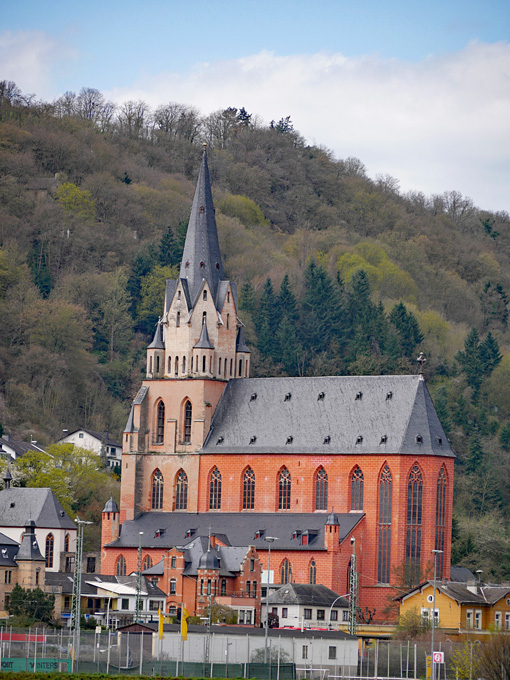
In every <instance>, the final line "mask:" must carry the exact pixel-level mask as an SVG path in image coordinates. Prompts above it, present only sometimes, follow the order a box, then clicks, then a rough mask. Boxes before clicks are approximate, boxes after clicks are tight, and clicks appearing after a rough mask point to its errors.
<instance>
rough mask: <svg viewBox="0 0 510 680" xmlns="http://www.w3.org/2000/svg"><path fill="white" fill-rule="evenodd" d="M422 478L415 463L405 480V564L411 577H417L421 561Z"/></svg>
mask: <svg viewBox="0 0 510 680" xmlns="http://www.w3.org/2000/svg"><path fill="white" fill-rule="evenodd" d="M422 506H423V477H422V474H421V471H420V468H419V467H418V465H417V464H416V463H415V464H414V465H413V467H412V468H411V472H410V473H409V478H408V480H407V527H406V563H407V567H408V569H410V570H411V574H410V576H411V577H413V578H414V577H417V576H418V575H419V570H420V561H421V522H422V509H423V508H422Z"/></svg>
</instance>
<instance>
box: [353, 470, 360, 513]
mask: <svg viewBox="0 0 510 680" xmlns="http://www.w3.org/2000/svg"><path fill="white" fill-rule="evenodd" d="M351 510H363V472H362V471H361V468H360V467H356V468H354V470H353V471H352V476H351Z"/></svg>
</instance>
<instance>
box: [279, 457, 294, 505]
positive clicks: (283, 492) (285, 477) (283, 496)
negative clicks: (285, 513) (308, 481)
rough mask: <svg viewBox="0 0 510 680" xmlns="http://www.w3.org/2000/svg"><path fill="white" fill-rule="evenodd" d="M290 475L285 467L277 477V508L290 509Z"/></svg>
mask: <svg viewBox="0 0 510 680" xmlns="http://www.w3.org/2000/svg"><path fill="white" fill-rule="evenodd" d="M290 491H291V477H290V472H289V471H288V470H287V468H286V467H284V468H283V470H282V471H281V472H280V475H279V479H278V510H290Z"/></svg>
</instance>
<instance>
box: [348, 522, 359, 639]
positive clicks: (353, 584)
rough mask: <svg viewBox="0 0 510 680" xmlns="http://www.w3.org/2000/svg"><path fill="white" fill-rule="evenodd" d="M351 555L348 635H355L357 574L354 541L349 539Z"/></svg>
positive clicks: (352, 538)
mask: <svg viewBox="0 0 510 680" xmlns="http://www.w3.org/2000/svg"><path fill="white" fill-rule="evenodd" d="M351 545H352V555H351V569H350V575H349V633H350V634H351V635H356V630H357V619H358V572H357V570H356V539H355V538H354V536H352V537H351Z"/></svg>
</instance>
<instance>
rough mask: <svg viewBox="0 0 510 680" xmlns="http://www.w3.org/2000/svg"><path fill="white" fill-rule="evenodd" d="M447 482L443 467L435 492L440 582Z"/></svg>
mask: <svg viewBox="0 0 510 680" xmlns="http://www.w3.org/2000/svg"><path fill="white" fill-rule="evenodd" d="M447 486H448V480H447V478H446V471H445V469H444V467H442V468H441V469H440V470H439V475H438V478H437V492H436V540H435V549H436V550H442V551H443V552H441V553H438V555H437V577H438V578H439V579H440V580H441V579H442V578H443V564H444V559H443V558H444V535H445V530H446V490H447Z"/></svg>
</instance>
